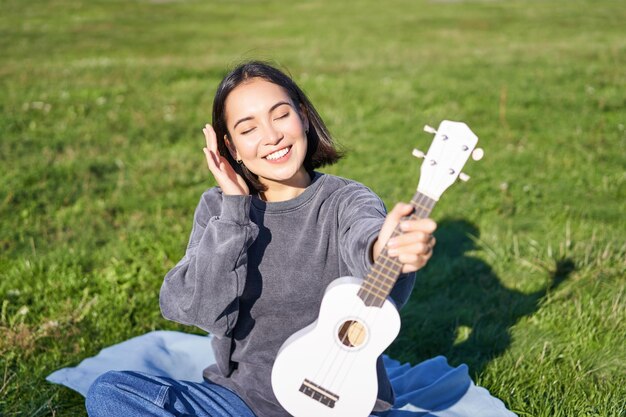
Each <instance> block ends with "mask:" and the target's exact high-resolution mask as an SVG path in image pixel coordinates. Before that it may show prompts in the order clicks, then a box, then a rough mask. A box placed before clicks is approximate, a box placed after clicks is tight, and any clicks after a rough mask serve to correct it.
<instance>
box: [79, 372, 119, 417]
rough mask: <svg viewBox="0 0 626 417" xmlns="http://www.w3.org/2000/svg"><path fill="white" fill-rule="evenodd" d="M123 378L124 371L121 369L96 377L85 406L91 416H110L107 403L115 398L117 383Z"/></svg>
mask: <svg viewBox="0 0 626 417" xmlns="http://www.w3.org/2000/svg"><path fill="white" fill-rule="evenodd" d="M123 379H124V372H120V371H109V372H106V373H104V374H102V375H100V376H99V377H98V378H96V380H95V381H94V382H93V384H91V387H89V391H88V392H87V396H86V397H85V408H86V409H87V414H89V416H90V417H97V416H105V415H106V416H110V414H109V413H108V410H107V404H110V403H111V400H113V397H114V396H115V392H116V391H117V385H118V384H119V383H120V382H121V381H122V380H123Z"/></svg>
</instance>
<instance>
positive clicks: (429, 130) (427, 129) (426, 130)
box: [424, 125, 437, 135]
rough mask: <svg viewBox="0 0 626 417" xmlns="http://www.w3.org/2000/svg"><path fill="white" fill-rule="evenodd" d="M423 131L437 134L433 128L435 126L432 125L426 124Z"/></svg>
mask: <svg viewBox="0 0 626 417" xmlns="http://www.w3.org/2000/svg"><path fill="white" fill-rule="evenodd" d="M424 132H428V133H432V134H433V135H436V134H437V131H436V130H435V128H434V127H430V126H428V125H425V126H424Z"/></svg>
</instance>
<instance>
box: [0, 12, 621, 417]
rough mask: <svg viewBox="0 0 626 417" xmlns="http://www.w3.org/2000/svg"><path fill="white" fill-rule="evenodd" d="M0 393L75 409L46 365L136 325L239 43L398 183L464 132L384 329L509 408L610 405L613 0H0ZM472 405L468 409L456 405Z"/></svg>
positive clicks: (616, 67)
mask: <svg viewBox="0 0 626 417" xmlns="http://www.w3.org/2000/svg"><path fill="white" fill-rule="evenodd" d="M0 10H1V13H0V110H1V111H0V165H1V167H0V300H1V301H0V302H1V311H0V355H1V358H0V415H2V416H17V415H19V416H44V415H53V416H69V415H82V414H84V408H83V402H82V401H83V400H82V397H80V396H79V395H78V394H75V393H74V392H72V391H70V390H69V389H66V388H62V387H59V386H55V385H51V384H48V383H47V382H46V381H45V380H44V378H45V376H46V375H48V374H49V373H50V372H52V371H54V370H56V369H58V368H61V367H64V366H73V365H75V364H77V363H78V362H79V361H80V360H82V359H84V358H85V357H88V356H91V355H93V354H95V353H97V352H98V351H99V350H100V349H101V348H103V347H105V346H108V345H111V344H113V343H117V342H120V341H122V340H125V339H127V338H129V337H132V336H135V335H139V334H143V333H144V332H147V331H150V330H153V329H178V330H183V331H188V332H198V330H195V329H193V328H188V327H183V326H178V325H175V324H174V323H171V322H167V321H166V320H164V319H162V318H161V316H160V312H159V309H158V291H159V287H160V284H161V280H162V277H163V276H164V274H165V272H166V271H167V270H168V269H169V268H171V267H172V266H173V265H174V264H175V263H176V262H177V261H178V260H179V259H180V257H181V256H182V254H183V252H184V248H185V245H186V240H187V237H188V233H189V231H190V228H191V220H192V213H193V210H194V208H195V205H196V203H197V201H198V198H199V196H200V194H201V193H202V191H203V190H205V189H206V188H207V187H210V186H212V185H214V182H213V180H212V179H211V177H210V175H209V173H208V170H207V169H206V166H205V163H204V160H203V158H204V156H203V154H202V149H201V148H202V146H203V145H202V144H203V137H202V134H201V128H202V126H203V124H204V123H206V122H208V121H210V111H211V101H212V95H213V92H214V90H215V87H216V86H217V83H218V81H219V80H220V79H221V77H222V76H223V75H224V74H225V73H226V71H227V70H228V69H229V68H230V67H232V66H233V65H234V64H236V63H238V62H240V61H242V60H245V59H250V58H258V59H265V60H270V61H271V62H274V63H276V64H278V65H280V66H281V67H283V68H286V69H288V70H289V71H290V72H291V74H292V75H293V76H294V78H295V79H296V80H297V81H298V82H299V83H300V85H301V86H302V87H303V88H304V89H305V91H307V93H308V94H309V96H310V98H311V99H312V101H313V102H314V103H315V104H316V106H317V108H318V110H319V111H320V112H321V114H322V116H323V117H324V118H325V120H326V121H327V123H328V125H329V127H330V129H331V131H332V132H333V134H334V136H335V137H336V138H337V140H338V142H340V143H341V144H342V145H343V147H344V148H345V149H346V150H347V151H348V157H347V158H346V159H345V160H343V161H342V162H341V163H339V164H338V165H336V166H333V167H330V168H328V169H326V172H329V173H333V174H337V175H341V176H345V177H349V178H353V179H356V180H358V181H361V182H363V183H364V184H366V185H368V186H369V187H371V188H372V189H373V190H374V191H376V192H377V193H378V194H379V195H380V196H381V197H382V198H383V199H384V200H385V202H386V203H387V205H388V206H391V205H393V204H394V203H395V202H396V201H398V200H408V199H410V197H411V196H412V195H413V190H414V188H415V186H416V185H417V183H418V179H419V178H418V176H419V169H418V168H419V164H420V163H419V161H418V160H414V158H412V157H411V150H412V148H413V147H416V146H417V147H420V148H422V149H424V150H426V148H427V147H428V144H429V143H430V140H431V137H430V135H428V134H425V133H423V132H422V126H423V125H424V124H431V125H434V126H436V125H438V123H439V122H440V121H441V120H443V119H451V120H462V121H465V122H467V123H468V124H469V125H470V126H471V127H472V128H473V130H474V131H475V132H476V134H477V135H478V136H479V137H480V146H482V147H483V148H484V149H485V153H486V156H485V158H484V159H483V161H481V162H480V163H472V164H470V165H469V166H468V167H466V172H467V173H468V174H469V175H471V176H472V180H471V181H470V182H468V183H466V184H458V185H455V186H454V187H453V188H451V189H450V190H449V191H448V192H447V194H445V195H444V197H443V198H442V200H441V202H440V204H439V205H438V206H437V207H436V208H435V210H434V212H433V217H434V218H435V220H437V221H438V223H439V225H440V227H439V230H438V233H437V237H438V242H439V244H438V246H437V249H436V253H435V256H434V257H433V259H432V261H431V263H430V264H429V265H428V267H427V268H426V269H425V270H424V271H423V272H422V273H421V274H420V278H419V282H418V285H417V286H416V289H415V291H414V293H413V296H412V298H411V300H410V302H409V304H408V305H407V307H406V308H405V309H404V310H403V330H402V333H401V336H400V337H399V338H398V340H397V341H396V342H395V343H394V345H392V347H391V348H390V349H389V352H388V353H389V354H390V355H391V356H393V357H395V358H397V359H400V360H402V361H410V362H412V363H417V362H419V361H421V360H424V359H427V358H429V357H432V356H434V355H438V354H443V355H446V356H447V357H448V358H449V360H450V362H451V363H452V364H455V365H456V364H459V363H467V364H468V365H469V366H470V370H471V373H472V375H473V377H474V379H475V380H476V382H477V383H478V384H480V385H482V386H484V387H486V388H488V389H489V390H490V391H491V392H492V393H493V394H494V395H496V396H498V397H499V398H501V399H502V400H503V401H504V402H505V403H506V404H507V406H508V407H509V408H510V409H512V410H514V411H515V412H517V413H518V414H519V415H520V416H546V417H547V416H550V417H559V416H602V417H608V416H616V417H617V416H620V417H624V416H625V415H626V343H625V340H626V290H625V287H626V279H625V276H626V246H625V236H626V222H625V220H624V215H625V213H624V202H625V201H626V184H625V183H626V156H625V155H626V154H625V152H626V129H625V125H626V102H625V101H626V94H625V92H626V71H625V68H626V30H625V29H624V21H626V4H625V3H624V2H622V1H592V0H589V1H579V0H571V1H514V0H511V1H496V0H492V1H487V0H485V1H449V0H448V1H443V0H441V1H434V0H433V1H425V0H390V1H385V2H380V1H374V0H360V1H358V2H357V1H355V2H337V1H331V0H310V1H302V2H284V1H278V0H270V1H250V0H233V1H201V0H192V1H184V0H180V1H167V0H159V1H157V0H154V1H148V0H144V1H140V0H137V1H133V0H126V1H119V0H107V1H103V0H92V1H77V0H74V1H69V0H48V1H40V0H30V1H24V0H0ZM478 417H480V416H478Z"/></svg>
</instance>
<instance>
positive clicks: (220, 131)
mask: <svg viewBox="0 0 626 417" xmlns="http://www.w3.org/2000/svg"><path fill="white" fill-rule="evenodd" d="M253 78H261V79H263V80H265V81H268V82H271V83H273V84H276V85H278V86H280V87H282V88H284V89H285V91H286V92H287V94H288V95H289V98H290V99H291V101H292V102H293V104H294V106H296V109H298V111H300V109H302V111H303V112H304V114H305V115H306V117H307V118H308V120H309V130H308V132H307V134H306V136H307V153H306V155H305V157H304V167H305V169H306V170H307V171H308V172H309V173H310V172H312V171H313V170H314V169H316V168H319V167H322V166H324V165H331V164H334V163H335V162H337V161H338V160H339V159H340V158H341V157H342V156H343V152H341V151H340V150H338V149H337V147H336V145H335V144H334V142H333V139H332V137H331V136H330V132H329V131H328V128H327V127H326V125H325V124H324V121H323V120H322V118H321V117H320V115H319V113H318V112H317V110H315V107H313V104H312V103H311V102H310V101H309V99H308V98H307V96H306V94H304V92H303V91H302V89H301V88H300V87H298V85H297V84H296V83H295V82H294V81H293V80H292V79H291V78H290V77H289V76H288V75H286V74H285V73H284V72H282V71H280V70H279V69H277V68H275V67H273V66H271V65H270V64H268V63H265V62H262V61H249V62H245V63H243V64H240V65H238V66H237V67H236V68H235V69H234V70H232V71H231V72H230V73H228V75H226V77H224V79H223V80H222V82H221V83H220V85H219V86H218V87H217V91H216V92H215V97H214V99H213V129H214V130H215V134H216V136H217V146H218V150H219V152H220V154H221V155H222V156H223V157H225V158H226V159H227V160H228V162H230V164H231V165H232V166H233V168H234V169H235V171H236V172H237V173H238V174H239V175H241V176H242V177H243V178H244V180H245V181H246V183H247V184H248V188H249V189H250V193H258V192H261V191H265V190H266V189H267V187H265V186H264V185H263V184H261V182H260V181H259V180H258V178H257V176H256V175H255V174H254V173H252V172H251V171H250V170H248V168H246V167H245V166H244V165H240V164H238V163H237V162H236V161H235V160H234V158H233V157H232V155H231V154H230V152H229V150H228V147H227V146H226V141H225V140H224V136H227V137H228V138H229V139H230V138H231V136H230V134H229V132H228V127H227V126H226V98H227V97H228V95H229V94H230V93H231V91H233V90H234V89H235V87H237V86H239V85H240V84H242V83H243V82H245V81H248V80H251V79H253Z"/></svg>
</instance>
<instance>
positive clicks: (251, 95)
mask: <svg viewBox="0 0 626 417" xmlns="http://www.w3.org/2000/svg"><path fill="white" fill-rule="evenodd" d="M203 131H204V136H205V139H206V147H205V148H204V153H205V156H206V161H207V164H208V167H209V170H210V171H211V173H212V175H213V177H214V178H215V180H216V181H217V184H218V187H214V188H211V189H209V190H207V191H206V192H205V193H204V194H203V195H202V197H201V198H200V203H199V204H198V207H197V209H196V212H195V215H194V221H193V228H192V232H191V237H190V239H189V244H188V246H187V250H186V253H185V256H184V257H183V258H182V260H181V261H180V262H179V263H178V264H177V265H176V266H175V267H174V268H173V269H172V270H171V271H170V272H169V273H168V274H167V275H166V277H165V280H164V282H163V286H162V288H161V295H160V304H161V311H162V313H163V315H164V316H165V317H166V318H168V319H170V320H174V321H177V322H179V323H184V324H189V325H194V326H197V327H200V328H202V329H204V330H206V331H207V332H209V333H211V334H213V335H214V339H213V348H214V353H215V357H216V360H217V362H216V364H214V365H212V366H210V367H208V368H207V369H205V370H204V373H203V375H204V379H205V381H204V382H203V383H192V382H186V381H176V380H172V379H169V378H163V377H155V376H150V375H145V374H139V373H133V372H110V373H107V374H105V375H103V376H102V377H100V378H99V379H98V380H97V381H96V383H94V385H93V386H92V388H91V390H90V392H89V395H88V397H87V409H88V411H89V414H90V415H92V416H100V415H102V416H105V415H106V416H108V417H110V416H115V415H124V416H129V415H142V414H144V415H145V414H150V415H158V416H172V415H179V414H185V415H208V416H252V415H256V416H258V417H278V416H287V415H288V414H287V412H286V411H285V410H284V409H282V407H281V406H280V404H279V403H278V401H277V400H276V398H275V397H274V394H273V392H272V387H271V382H270V375H271V369H272V364H273V362H274V359H275V357H276V355H277V352H278V350H279V348H280V347H281V345H282V344H283V342H284V341H285V340H286V339H287V338H288V337H289V336H291V335H292V334H293V333H294V332H296V331H297V330H300V329H301V328H303V327H305V326H306V325H308V324H309V323H311V322H313V321H314V320H315V319H316V318H317V315H318V313H319V307H320V302H321V299H322V296H323V294H324V291H325V289H326V287H327V286H328V284H329V283H330V282H332V281H333V280H334V279H336V278H338V277H341V276H346V275H350V276H356V277H365V275H366V274H367V271H368V269H369V268H370V266H371V265H372V263H373V260H374V259H376V257H377V256H378V254H379V253H380V252H381V250H382V248H383V246H384V245H385V243H387V244H388V246H389V254H390V255H391V256H396V257H397V258H398V259H399V260H400V262H402V263H403V273H404V274H403V275H402V276H401V277H400V278H399V279H398V281H397V283H396V286H395V287H394V289H393V291H392V293H391V296H392V298H393V299H394V301H395V303H396V305H397V306H398V308H400V307H401V306H402V305H403V304H404V303H405V302H406V301H407V299H408V297H409V294H410V292H411V290H412V288H413V284H414V280H415V274H414V272H415V271H417V270H418V269H419V268H421V267H422V266H424V265H425V263H426V262H427V261H428V259H429V258H430V256H431V253H432V247H433V245H434V238H433V236H432V233H433V232H434V230H435V227H436V226H435V223H434V222H433V221H432V220H429V219H423V220H416V221H409V220H402V218H403V217H404V216H407V215H409V214H410V213H411V212H412V206H411V205H409V204H398V205H397V206H395V208H394V209H393V210H392V211H391V212H390V213H389V214H388V215H387V214H386V211H385V208H384V206H383V203H382V201H381V200H380V198H378V197H377V196H376V195H375V194H374V193H373V192H372V191H370V190H369V189H368V188H367V187H365V186H363V185H361V184H359V183H357V182H354V181H351V180H348V179H344V178H340V177H336V176H332V175H326V174H322V173H320V172H317V171H315V169H316V168H319V167H321V166H323V165H327V164H332V163H334V162H336V161H337V160H338V159H339V158H340V157H341V155H340V153H339V152H338V151H337V150H336V149H335V147H334V145H333V141H332V139H331V137H330V135H329V133H328V130H327V129H326V126H325V125H324V122H323V121H322V119H321V118H320V116H319V114H318V113H317V111H316V110H315V108H314V107H313V105H312V104H311V103H310V101H309V100H308V98H307V97H306V96H305V94H304V93H303V92H302V90H301V89H300V88H299V87H298V86H297V85H296V84H295V83H294V82H293V81H292V80H291V79H290V78H289V77H288V76H287V75H285V74H284V73H282V72H281V71H279V70H277V69H275V68H273V67H272V66H269V65H267V64H265V63H261V62H249V63H245V64H243V65H240V66H239V67H237V68H236V69H235V70H233V71H232V72H231V73H230V74H228V75H227V76H226V78H225V79H224V80H223V81H222V82H221V84H220V85H219V87H218V89H217V93H216V95H215V99H214V103H213V126H211V125H208V124H207V125H206V126H205V128H204V130H203ZM398 222H402V223H401V227H402V229H403V230H404V232H405V233H404V234H403V235H401V236H398V237H395V238H393V239H392V240H390V241H389V242H387V241H388V240H389V238H390V236H391V234H392V232H393V230H394V228H395V226H396V225H397V224H398ZM378 365H379V366H378V380H379V381H378V383H379V393H378V400H377V402H376V407H375V409H374V411H382V410H385V409H388V408H389V407H391V405H392V403H393V401H394V395H393V390H392V389H391V386H390V383H389V379H388V378H387V375H386V373H385V369H384V366H383V365H382V361H380V360H379V364H378Z"/></svg>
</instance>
